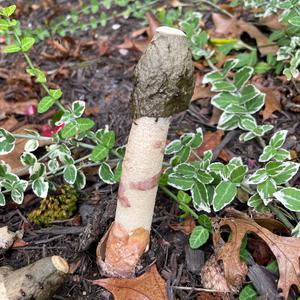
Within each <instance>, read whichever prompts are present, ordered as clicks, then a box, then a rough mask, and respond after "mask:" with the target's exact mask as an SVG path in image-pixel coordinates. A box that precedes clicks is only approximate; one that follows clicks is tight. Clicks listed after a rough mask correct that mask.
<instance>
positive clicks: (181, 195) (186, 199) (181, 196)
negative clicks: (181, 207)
mask: <svg viewBox="0 0 300 300" xmlns="http://www.w3.org/2000/svg"><path fill="white" fill-rule="evenodd" d="M177 199H178V202H180V203H185V204H189V203H191V201H192V197H191V196H190V195H189V194H188V193H186V192H184V191H178V193H177Z"/></svg>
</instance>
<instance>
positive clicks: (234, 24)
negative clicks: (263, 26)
mask: <svg viewBox="0 0 300 300" xmlns="http://www.w3.org/2000/svg"><path fill="white" fill-rule="evenodd" d="M212 19H213V22H214V24H215V27H216V29H215V33H216V34H217V35H219V36H222V37H224V38H239V37H240V36H241V34H242V33H243V32H246V33H247V34H248V35H249V36H250V37H252V38H254V39H255V40H256V44H257V47H258V50H259V51H260V53H261V54H263V55H267V54H268V53H273V54H274V55H275V54H276V53H277V50H278V47H277V46H276V45H270V44H271V42H270V41H269V39H268V38H267V36H265V35H264V34H263V33H262V32H261V31H260V30H259V29H257V27H256V26H254V25H252V24H250V23H248V22H245V21H244V20H242V19H237V17H236V16H234V17H232V18H229V17H227V16H225V15H223V14H217V13H213V14H212ZM266 45H270V46H266Z"/></svg>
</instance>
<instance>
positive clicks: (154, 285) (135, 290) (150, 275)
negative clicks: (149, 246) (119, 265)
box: [92, 265, 168, 300]
mask: <svg viewBox="0 0 300 300" xmlns="http://www.w3.org/2000/svg"><path fill="white" fill-rule="evenodd" d="M92 283H93V284H96V285H100V286H102V287H104V288H106V289H107V290H109V291H110V292H111V293H112V294H113V295H114V297H115V300H130V299H132V300H133V299H134V300H167V299H168V298H167V293H166V288H165V282H164V280H163V279H162V278H161V276H160V275H159V273H158V271H157V269H156V266H155V265H153V266H152V267H151V269H150V271H149V272H147V273H145V274H143V275H142V276H140V277H137V278H134V279H119V278H106V279H98V280H93V281H92Z"/></svg>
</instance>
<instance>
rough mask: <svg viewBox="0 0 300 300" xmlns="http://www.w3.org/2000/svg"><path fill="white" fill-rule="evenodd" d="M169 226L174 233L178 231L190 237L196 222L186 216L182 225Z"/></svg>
mask: <svg viewBox="0 0 300 300" xmlns="http://www.w3.org/2000/svg"><path fill="white" fill-rule="evenodd" d="M169 226H170V227H171V228H172V229H173V230H175V231H178V230H180V231H182V232H183V233H184V234H186V235H190V234H191V233H192V231H193V229H194V228H195V226H196V222H195V219H194V218H192V217H191V216H188V217H187V218H185V219H184V221H183V222H182V223H176V224H170V225H169Z"/></svg>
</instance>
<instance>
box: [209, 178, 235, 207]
mask: <svg viewBox="0 0 300 300" xmlns="http://www.w3.org/2000/svg"><path fill="white" fill-rule="evenodd" d="M236 193H237V188H236V184H235V183H233V182H230V181H221V182H220V183H219V184H218V185H217V187H216V189H215V193H214V197H213V208H214V211H219V210H221V209H222V208H224V207H225V206H226V205H228V204H229V203H231V202H232V201H233V200H234V198H235V196H236Z"/></svg>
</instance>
